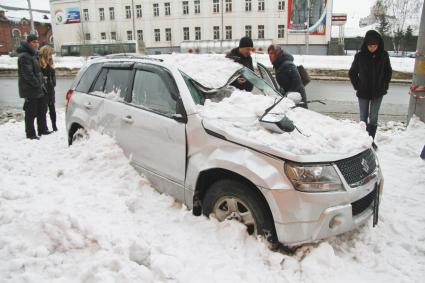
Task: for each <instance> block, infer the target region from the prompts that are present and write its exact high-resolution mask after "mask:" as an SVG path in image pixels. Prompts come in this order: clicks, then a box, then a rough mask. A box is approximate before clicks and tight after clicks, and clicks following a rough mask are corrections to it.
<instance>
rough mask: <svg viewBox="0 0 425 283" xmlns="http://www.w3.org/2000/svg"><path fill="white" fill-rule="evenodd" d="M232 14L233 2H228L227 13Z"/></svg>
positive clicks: (229, 0)
mask: <svg viewBox="0 0 425 283" xmlns="http://www.w3.org/2000/svg"><path fill="white" fill-rule="evenodd" d="M230 12H232V0H226V13H230Z"/></svg>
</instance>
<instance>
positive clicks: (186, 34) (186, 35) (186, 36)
mask: <svg viewBox="0 0 425 283" xmlns="http://www.w3.org/2000/svg"><path fill="white" fill-rule="evenodd" d="M183 40H190V37H189V28H188V27H184V28H183Z"/></svg>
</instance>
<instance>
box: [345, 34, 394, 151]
mask: <svg viewBox="0 0 425 283" xmlns="http://www.w3.org/2000/svg"><path fill="white" fill-rule="evenodd" d="M349 76H350V80H351V83H352V85H353V87H354V89H355V90H356V91H357V97H358V100H359V108H360V120H361V121H363V122H365V123H366V129H367V131H368V133H369V135H370V136H371V137H372V138H373V139H375V134H376V130H377V128H378V113H379V108H380V106H381V102H382V98H383V96H384V95H385V94H386V93H387V90H388V85H389V83H390V80H391V76H392V68H391V63H390V58H389V56H388V53H387V51H385V50H384V41H383V40H382V37H381V35H380V34H379V33H378V32H377V31H375V30H369V31H368V32H366V35H365V38H364V40H363V44H362V47H361V50H360V52H359V53H357V54H356V55H355V56H354V61H353V64H352V65H351V68H350V71H349ZM372 145H373V147H374V148H375V149H377V146H376V144H375V142H373V144H372Z"/></svg>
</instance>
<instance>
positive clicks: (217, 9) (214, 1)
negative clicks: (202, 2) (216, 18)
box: [213, 0, 220, 13]
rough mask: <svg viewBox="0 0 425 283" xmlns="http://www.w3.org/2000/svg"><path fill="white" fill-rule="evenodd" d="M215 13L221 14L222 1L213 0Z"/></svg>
mask: <svg viewBox="0 0 425 283" xmlns="http://www.w3.org/2000/svg"><path fill="white" fill-rule="evenodd" d="M213 13H220V0H213Z"/></svg>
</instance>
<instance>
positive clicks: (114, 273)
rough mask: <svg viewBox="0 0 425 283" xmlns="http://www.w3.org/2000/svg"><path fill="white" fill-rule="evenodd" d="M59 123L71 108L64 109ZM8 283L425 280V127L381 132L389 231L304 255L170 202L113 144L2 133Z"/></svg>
mask: <svg viewBox="0 0 425 283" xmlns="http://www.w3.org/2000/svg"><path fill="white" fill-rule="evenodd" d="M58 114H59V117H58V118H59V125H61V124H63V116H64V115H63V110H59V111H58ZM0 136H1V137H2V138H1V139H0V176H1V179H0V278H1V281H2V282H14V283H16V282H37V283H43V282H49V283H50V282H61V283H63V282H201V281H202V282H218V281H220V282H318V283H322V282H323V283H324V282H421V281H422V280H423V278H424V275H425V256H424V254H425V249H424V247H425V238H424V234H425V233H424V232H425V231H424V224H423V223H424V222H425V208H424V206H423V204H422V202H423V200H424V199H425V192H424V190H423V187H424V184H425V179H424V176H425V163H424V161H423V160H421V159H419V158H418V155H419V152H420V149H421V147H422V146H423V142H424V137H425V125H424V124H423V123H421V122H419V121H417V120H413V122H412V123H411V124H410V126H409V128H408V129H407V131H405V132H402V133H400V132H396V133H392V134H388V135H387V134H385V135H382V134H381V135H380V151H379V156H380V161H381V165H382V167H383V173H384V177H385V190H384V195H383V199H382V206H381V214H380V223H379V225H378V227H377V228H375V229H372V228H371V224H370V223H369V224H368V225H367V226H364V227H362V228H360V229H359V230H356V231H353V232H350V233H346V234H345V235H343V236H340V237H335V238H332V239H329V240H328V241H323V242H320V243H318V244H314V245H304V246H303V247H301V248H299V249H298V250H297V252H296V254H295V255H293V256H288V255H283V254H280V253H275V252H271V251H269V250H268V249H267V248H266V247H265V245H264V244H263V243H262V242H260V241H258V240H256V239H254V238H253V237H249V236H248V235H247V234H246V232H245V229H244V227H243V226H242V225H240V224H238V223H236V222H234V221H230V222H223V223H218V222H217V221H215V220H213V219H212V220H208V219H206V218H205V217H194V216H192V215H191V212H190V211H187V210H186V208H185V207H184V206H182V205H180V204H178V203H175V202H174V200H173V199H172V198H170V197H168V196H165V195H160V194H158V193H157V192H156V191H154V189H152V188H151V187H150V185H149V184H148V183H147V181H146V180H145V179H144V178H143V177H141V176H139V175H138V174H137V173H136V171H135V170H134V169H133V168H132V167H131V166H130V165H129V161H128V160H127V159H126V158H125V157H124V155H123V153H122V150H121V149H120V148H119V147H118V146H117V145H116V144H115V143H114V141H113V140H112V139H111V138H109V137H107V136H102V135H100V134H97V133H95V132H90V138H89V139H88V140H83V141H81V142H80V143H77V144H75V145H73V146H72V147H68V146H67V145H66V144H67V141H66V135H65V133H64V130H63V128H60V129H59V132H58V133H54V134H52V135H49V136H43V137H42V138H41V140H40V141H30V140H26V139H25V138H24V125H23V123H22V122H19V123H16V122H9V123H6V124H4V125H1V126H0Z"/></svg>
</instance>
